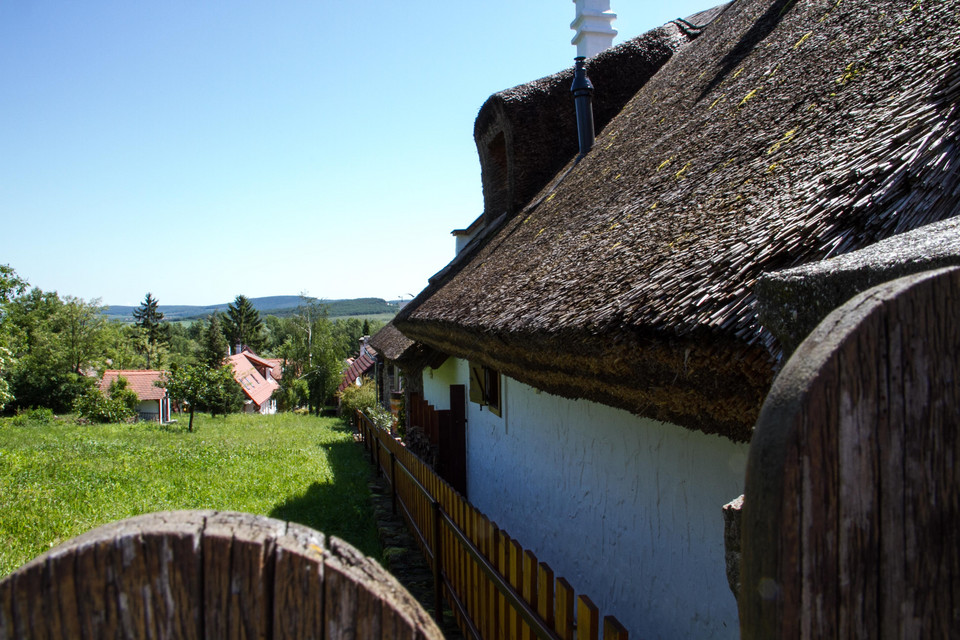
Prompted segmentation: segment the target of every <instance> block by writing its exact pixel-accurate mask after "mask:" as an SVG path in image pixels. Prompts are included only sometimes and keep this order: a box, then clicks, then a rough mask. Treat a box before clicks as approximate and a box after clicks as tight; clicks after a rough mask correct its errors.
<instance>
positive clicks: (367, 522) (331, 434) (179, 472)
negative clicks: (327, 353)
mask: <svg viewBox="0 0 960 640" xmlns="http://www.w3.org/2000/svg"><path fill="white" fill-rule="evenodd" d="M182 424H183V425H184V426H174V427H173V428H170V427H163V428H161V427H159V426H156V425H144V424H138V425H96V426H77V425H74V424H71V423H63V422H61V423H58V424H53V425H36V424H34V425H26V426H15V425H13V424H11V423H10V421H9V420H7V421H0V577H2V576H4V575H6V574H8V573H10V572H11V571H13V570H14V569H15V568H17V567H18V566H20V565H21V564H23V563H24V562H26V561H27V560H29V559H31V558H33V557H34V556H36V555H38V554H39V553H41V552H43V551H45V550H46V549H48V548H50V547H52V546H54V545H56V544H58V543H60V542H62V541H64V540H67V539H69V538H72V537H74V536H76V535H78V534H80V533H82V532H84V531H87V530H89V529H92V528H94V527H96V526H99V525H101V524H104V523H106V522H110V521H113V520H118V519H121V518H126V517H128V516H132V515H136V514H140V513H146V512H150V511H160V510H166V509H201V508H203V509H208V508H209V509H223V510H228V509H229V510H235V511H247V512H251V513H258V514H264V515H269V516H272V517H275V518H280V519H282V520H292V521H296V522H300V523H303V524H306V525H309V526H311V527H314V528H316V529H319V530H321V531H323V532H325V533H327V534H330V535H336V536H339V537H341V538H343V539H345V540H347V541H348V542H350V543H351V544H353V545H354V546H356V547H357V548H358V549H360V550H361V551H363V552H364V553H366V554H368V555H372V556H374V557H379V554H380V546H379V542H378V539H377V533H376V527H375V524H374V520H373V514H372V509H371V504H370V493H369V489H368V487H367V481H368V479H369V473H370V472H369V467H368V466H367V463H366V461H365V459H364V458H363V453H362V449H361V448H360V447H359V446H357V445H355V444H354V443H353V440H352V436H351V434H350V432H349V431H348V430H347V429H346V428H345V427H344V426H343V425H342V423H341V422H340V421H339V420H336V419H332V418H314V417H301V416H293V415H291V414H284V415H277V416H241V415H234V416H229V417H228V418H227V419H226V420H225V419H223V418H217V419H216V420H212V419H210V418H209V416H206V415H197V416H196V418H195V420H194V428H195V431H194V433H187V432H186V430H185V424H186V421H185V420H184V421H182Z"/></svg>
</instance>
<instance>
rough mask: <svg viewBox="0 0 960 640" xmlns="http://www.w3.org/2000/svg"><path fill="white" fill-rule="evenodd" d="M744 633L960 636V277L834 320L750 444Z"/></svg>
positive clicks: (796, 361) (799, 354) (889, 296)
mask: <svg viewBox="0 0 960 640" xmlns="http://www.w3.org/2000/svg"><path fill="white" fill-rule="evenodd" d="M742 526H743V541H742V553H743V556H742V561H741V577H742V584H741V591H740V598H739V602H740V625H741V634H742V637H743V638H840V637H843V638H852V637H857V638H920V637H928V638H947V637H956V636H957V634H958V632H960V269H945V270H939V271H932V272H927V273H922V274H918V275H914V276H908V277H906V278H901V279H899V280H894V281H892V282H889V283H887V284H884V285H881V286H879V287H876V288H874V289H871V290H869V291H866V292H864V293H862V294H860V295H858V296H856V297H855V298H853V299H852V300H851V301H850V302H848V303H847V304H845V305H843V306H842V307H841V308H840V309H838V310H836V311H834V312H833V313H832V314H830V315H829V316H828V317H827V318H826V319H824V320H823V322H822V323H821V324H820V325H819V327H817V329H816V330H815V331H814V332H813V333H812V334H811V335H810V336H809V337H808V338H807V339H806V340H805V341H804V342H803V344H802V345H801V346H800V347H799V348H798V349H797V351H796V352H795V353H794V354H793V356H792V357H791V358H790V360H789V361H788V362H787V364H786V365H785V366H784V368H783V370H782V372H781V373H780V375H779V376H778V378H777V380H776V381H775V383H774V385H773V388H772V389H771V391H770V394H769V395H768V397H767V400H766V402H765V403H764V406H763V409H762V411H761V413H760V418H759V421H758V422H757V428H756V431H755V433H754V436H753V440H752V442H751V445H750V456H749V461H748V465H747V478H746V491H745V498H744V507H743V520H742Z"/></svg>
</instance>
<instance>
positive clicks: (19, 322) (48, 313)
mask: <svg viewBox="0 0 960 640" xmlns="http://www.w3.org/2000/svg"><path fill="white" fill-rule="evenodd" d="M65 306H66V305H65V304H64V301H63V300H61V299H60V298H59V296H57V294H56V292H44V291H41V290H40V289H38V288H34V289H31V290H30V291H28V292H26V293H24V294H23V295H20V296H18V297H17V298H15V299H13V300H11V301H10V302H8V303H6V304H5V305H4V313H5V331H6V338H7V341H8V344H9V348H10V351H11V352H12V354H13V357H14V359H15V360H16V361H17V362H16V365H15V366H14V367H11V370H10V373H9V375H8V381H9V383H10V392H11V393H12V394H13V396H14V397H15V400H14V401H13V402H11V405H12V406H14V407H16V408H20V409H25V408H29V407H47V408H49V409H53V410H54V411H57V412H63V411H68V410H69V409H70V407H71V405H72V404H73V400H74V398H76V397H77V396H78V395H80V394H82V393H83V392H84V391H85V390H86V389H88V388H89V387H90V386H92V385H93V380H92V378H88V377H86V376H82V375H80V374H78V373H76V369H77V364H78V362H79V364H80V366H81V368H82V367H83V366H84V365H85V364H87V363H88V362H89V361H88V360H87V357H88V355H83V354H89V352H88V351H86V350H85V347H84V346H83V343H84V340H86V339H87V338H88V337H89V336H86V337H83V336H79V335H75V337H77V341H76V344H75V346H76V347H77V352H78V353H81V356H80V358H79V359H78V360H73V357H72V354H71V347H70V327H71V326H73V320H72V313H73V312H75V311H77V310H78V309H81V308H85V303H83V302H82V301H77V304H76V305H74V308H73V309H72V310H68V309H65Z"/></svg>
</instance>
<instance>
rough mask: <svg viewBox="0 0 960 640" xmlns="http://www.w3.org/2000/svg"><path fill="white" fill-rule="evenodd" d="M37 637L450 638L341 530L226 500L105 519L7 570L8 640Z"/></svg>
mask: <svg viewBox="0 0 960 640" xmlns="http://www.w3.org/2000/svg"><path fill="white" fill-rule="evenodd" d="M30 637H38V638H40V637H42V638H48V637H49V638H77V637H89V638H121V637H122V638H131V639H134V640H139V639H141V638H142V639H146V638H157V637H164V638H186V639H189V638H196V639H199V638H204V637H206V638H215V637H216V638H227V637H229V638H234V637H247V638H267V637H270V638H277V639H287V638H289V639H291V640H292V639H294V638H305V639H310V638H343V637H356V638H380V637H390V638H424V639H429V640H442V639H443V635H442V634H441V633H440V630H439V628H438V627H437V626H436V625H435V624H434V622H433V621H432V620H431V619H430V617H429V616H428V615H427V614H426V612H425V611H424V610H423V609H422V608H421V607H420V605H419V604H417V602H416V601H415V600H414V599H413V597H412V596H410V594H409V593H408V592H407V591H406V590H405V589H404V588H403V587H402V586H401V585H400V584H399V583H398V582H397V581H396V579H395V578H393V577H392V576H391V575H390V574H388V573H387V572H386V571H385V570H384V569H383V568H382V567H380V565H379V564H378V563H377V562H375V561H373V560H371V559H369V558H367V557H365V556H363V555H362V554H361V553H360V552H359V551H357V550H356V549H354V548H353V547H351V546H350V545H348V544H347V543H345V542H343V541H342V540H339V539H337V538H329V539H328V538H326V537H325V536H324V535H323V534H322V533H320V532H318V531H314V530H312V529H309V528H307V527H304V526H302V525H298V524H295V523H287V522H283V521H280V520H275V519H273V518H266V517H264V516H254V515H251V514H246V513H235V512H216V511H168V512H159V513H150V514H146V515H142V516H136V517H134V518H129V519H127V520H121V521H119V522H114V523H111V524H108V525H104V526H103V527H100V528H98V529H95V530H93V531H89V532H87V533H85V534H83V535H80V536H78V537H76V538H73V539H72V540H69V541H67V542H65V543H64V544H62V545H60V546H59V547H56V548H55V549H52V550H50V551H48V552H47V553H45V554H43V555H42V556H39V557H38V558H35V559H34V560H32V561H31V562H29V563H27V564H25V565H24V566H22V567H20V568H19V569H17V570H16V571H14V572H13V573H11V574H10V575H8V576H6V577H5V578H4V579H3V580H0V640H7V639H12V638H30Z"/></svg>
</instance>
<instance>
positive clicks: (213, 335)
mask: <svg viewBox="0 0 960 640" xmlns="http://www.w3.org/2000/svg"><path fill="white" fill-rule="evenodd" d="M228 348H229V345H228V344H227V339H226V338H225V337H224V335H223V327H222V325H221V324H220V314H219V313H214V314H213V315H212V316H210V324H208V325H207V329H206V331H204V333H203V338H202V341H201V344H200V354H199V359H200V362H202V363H203V364H205V365H207V366H208V367H210V368H213V369H215V368H218V367H220V366H221V365H222V364H223V359H224V358H225V357H226V356H227V349H228Z"/></svg>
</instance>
